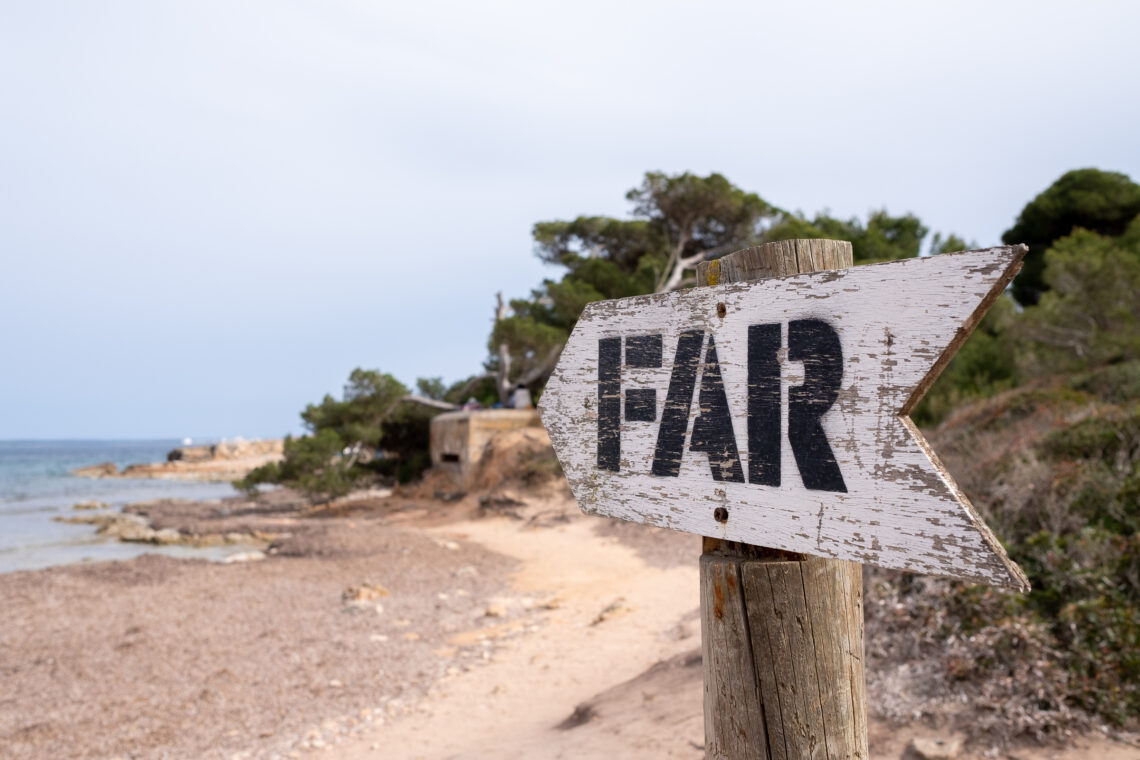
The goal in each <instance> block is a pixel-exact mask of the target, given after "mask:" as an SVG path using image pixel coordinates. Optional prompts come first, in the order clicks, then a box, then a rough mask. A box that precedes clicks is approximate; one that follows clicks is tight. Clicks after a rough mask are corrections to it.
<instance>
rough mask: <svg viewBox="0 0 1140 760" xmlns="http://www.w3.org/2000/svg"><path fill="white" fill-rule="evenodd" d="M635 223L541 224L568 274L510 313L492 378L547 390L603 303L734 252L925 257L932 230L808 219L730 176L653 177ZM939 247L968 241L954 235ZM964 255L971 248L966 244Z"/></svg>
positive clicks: (687, 276) (665, 286) (538, 237)
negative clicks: (812, 243) (588, 312)
mask: <svg viewBox="0 0 1140 760" xmlns="http://www.w3.org/2000/svg"><path fill="white" fill-rule="evenodd" d="M626 199H627V200H628V201H630V203H631V204H632V213H631V217H630V218H629V219H615V218H612V217H604V216H579V217H577V218H575V219H572V220H565V221H546V222H539V223H538V224H536V225H534V229H533V235H534V243H535V253H536V254H537V255H538V257H539V258H540V259H542V260H543V261H545V262H546V263H548V264H553V265H557V266H559V267H562V268H563V270H564V271H563V274H562V277H561V279H557V280H556V279H547V280H545V281H544V282H543V283H542V285H541V286H540V287H539V288H537V289H535V290H534V291H533V292H532V293H531V295H530V297H529V298H525V299H516V300H512V301H511V302H510V313H509V314H504V315H502V316H501V317H500V318H499V319H497V320H496V322H495V327H494V329H493V330H492V334H491V336H490V340H489V344H488V349H489V353H490V358H489V359H488V361H487V365H486V366H487V369H488V370H489V371H496V370H497V369H498V368H499V367H501V366H503V362H504V360H505V361H506V362H508V363H509V364H510V366H511V368H512V375H514V376H518V377H526V378H529V379H531V382H528V383H527V385H528V386H529V387H530V389H531V391H532V393H533V394H535V395H536V397H537V394H538V392H539V391H540V390H541V386H542V384H543V383H544V382H545V379H546V377H547V376H548V374H549V370H548V369H547V370H546V371H543V370H544V369H545V368H547V367H550V368H552V366H553V362H552V361H550V357H552V356H556V355H557V351H558V350H559V349H560V348H561V346H562V345H563V344H564V343H565V341H566V339H567V337H568V336H569V334H570V331H571V330H572V329H573V327H574V323H575V322H576V321H577V319H578V316H579V314H581V313H582V309H584V308H585V306H586V304H588V303H591V302H593V301H599V300H603V299H611V298H623V297H626V296H634V295H642V294H646V293H653V292H661V291H665V290H672V289H674V288H677V287H681V286H684V285H686V284H689V285H691V284H693V281H694V280H693V276H692V272H693V269H694V267H695V266H696V265H697V264H698V263H699V262H701V261H705V260H709V259H713V258H717V257H719V256H723V255H724V254H727V253H731V252H732V251H734V250H738V249H741V248H747V247H748V246H751V245H756V244H759V243H763V242H768V241H772V240H783V239H788V238H834V239H838V240H849V241H851V243H852V246H853V248H854V255H855V261H856V262H857V263H866V262H870V261H885V260H890V259H899V258H905V257H909V256H917V255H918V254H919V251H920V250H921V247H922V242H923V240H924V238H925V237H926V234H927V228H926V227H925V225H923V224H922V222H921V221H920V220H919V219H918V217H916V216H914V215H913V214H905V215H903V216H891V215H890V214H889V213H887V211H885V210H880V211H875V212H873V213H871V214H870V215H869V216H868V218H867V221H866V222H863V221H860V220H859V219H856V218H852V219H847V220H841V219H836V218H833V217H831V216H829V215H827V214H818V215H816V216H815V217H814V218H813V219H811V220H808V219H806V218H804V217H803V216H802V215H799V214H791V213H789V212H787V211H784V210H782V209H780V208H778V207H776V206H774V205H772V204H770V203H768V202H767V201H765V200H764V199H763V198H761V197H760V196H759V195H756V194H755V193H749V192H746V191H744V190H742V189H740V188H738V187H736V186H735V185H733V184H732V183H731V182H729V181H728V180H727V179H726V178H725V177H723V176H722V175H720V174H715V173H714V174H710V175H708V176H706V177H701V176H697V175H694V174H690V173H687V172H686V173H683V174H676V175H669V174H665V173H662V172H649V173H647V174H646V175H645V177H644V179H643V181H642V183H641V185H640V186H639V187H635V188H633V189H632V190H630V191H629V192H628V193H626ZM938 240H939V241H941V242H940V243H939V244H940V245H943V244H947V243H950V242H951V241H953V243H954V244H957V243H960V242H961V241H960V239H959V238H956V237H954V236H950V237H949V238H947V239H946V240H945V241H943V240H942V238H938ZM963 247H964V244H963Z"/></svg>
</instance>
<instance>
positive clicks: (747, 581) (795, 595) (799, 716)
mask: <svg viewBox="0 0 1140 760" xmlns="http://www.w3.org/2000/svg"><path fill="white" fill-rule="evenodd" d="M719 561H720V563H721V564H723V565H731V564H732V562H731V560H728V559H720V560H719ZM702 562H703V559H702ZM738 567H739V572H740V573H741V579H742V586H741V589H742V604H743V605H744V606H745V609H746V615H747V618H748V630H749V633H750V636H751V642H750V644H751V647H752V650H753V660H754V662H755V663H756V670H755V678H756V680H757V682H758V691H759V692H760V693H761V695H763V696H762V700H761V705H760V711H761V714H762V715H763V716H764V726H765V733H764V734H761V733H759V732H757V734H756V739H755V740H756V741H759V740H760V738H761V737H764V736H766V737H767V743H768V744H767V749H768V752H769V753H770V755H771V756H772V757H785V758H789V760H791V759H793V758H794V759H796V760H799V759H800V758H804V759H805V760H806V759H811V760H854V759H855V758H861V759H864V760H865V758H867V756H868V754H867V718H866V700H865V696H864V693H865V674H864V670H863V649H862V642H863V638H862V611H863V608H862V593H861V587H862V568H861V567H860V566H859V565H858V564H856V563H853V562H845V561H841V560H822V559H817V558H811V559H807V560H803V561H800V562H772V561H743V562H741V563H740V564H739V565H738ZM845 606H846V607H847V608H846V609H844V607H845ZM855 615H858V616H859V625H858V630H853V629H852V628H851V626H850V625H849V622H850V620H851V618H852V617H854V616H855ZM708 622H709V629H710V630H715V629H716V628H717V627H718V625H719V622H718V621H715V620H711V621H708ZM714 640H715V639H714ZM720 675H721V674H720V672H719V671H714V672H712V673H710V672H706V679H707V680H715V679H717V678H719V677H720ZM706 688H707V687H706ZM707 709H708V708H707V707H706V710H707ZM714 730H715V731H716V733H715V735H716V736H722V735H723V734H724V730H723V728H715V727H714ZM780 738H782V739H783V745H782V746H779V741H778V740H779V739H780ZM708 741H709V733H708V722H707V721H706V743H708ZM717 746H720V745H719V744H718V745H717ZM706 756H708V757H726V758H730V757H735V756H734V755H731V754H724V755H718V754H712V755H706Z"/></svg>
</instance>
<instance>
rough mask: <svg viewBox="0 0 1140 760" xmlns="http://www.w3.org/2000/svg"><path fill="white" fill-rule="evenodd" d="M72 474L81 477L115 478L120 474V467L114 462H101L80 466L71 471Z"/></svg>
mask: <svg viewBox="0 0 1140 760" xmlns="http://www.w3.org/2000/svg"><path fill="white" fill-rule="evenodd" d="M71 474H72V475H76V476H78V477H81V478H114V477H116V476H118V474H119V468H118V467H116V466H115V463H114V462H100V463H99V464H93V465H91V466H89V467H80V468H79V469H77V470H72V471H71Z"/></svg>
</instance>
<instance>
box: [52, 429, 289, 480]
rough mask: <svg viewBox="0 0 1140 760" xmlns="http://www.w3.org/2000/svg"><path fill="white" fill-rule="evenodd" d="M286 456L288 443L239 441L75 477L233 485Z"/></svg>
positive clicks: (93, 468)
mask: <svg viewBox="0 0 1140 760" xmlns="http://www.w3.org/2000/svg"><path fill="white" fill-rule="evenodd" d="M283 457H284V441H282V440H281V439H270V440H253V441H245V440H240V439H239V440H235V441H223V442H222V443H216V444H210V445H207V446H181V447H178V448H175V449H172V450H171V451H170V452H169V453H168V454H167V455H166V461H165V462H151V463H143V464H129V465H127V466H126V467H124V468H123V469H122V470H120V469H119V467H118V466H117V465H116V464H115V463H114V462H100V463H99V464H93V465H89V466H87V467H80V468H77V469H75V470H72V471H71V473H70V474H71V475H74V476H76V477H80V478H155V479H158V480H195V481H202V482H231V481H234V480H238V479H240V478H243V477H245V476H246V475H247V474H248V473H249V472H250V471H251V470H253V469H255V468H257V467H260V466H262V465H264V464H269V463H270V462H279V461H281V459H282V458H283Z"/></svg>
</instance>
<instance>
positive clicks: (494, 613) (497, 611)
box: [483, 604, 507, 617]
mask: <svg viewBox="0 0 1140 760" xmlns="http://www.w3.org/2000/svg"><path fill="white" fill-rule="evenodd" d="M506 614H507V610H506V608H504V607H503V605H501V604H491V605H488V607H487V609H486V610H484V612H483V617H504V616H505V615H506Z"/></svg>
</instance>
